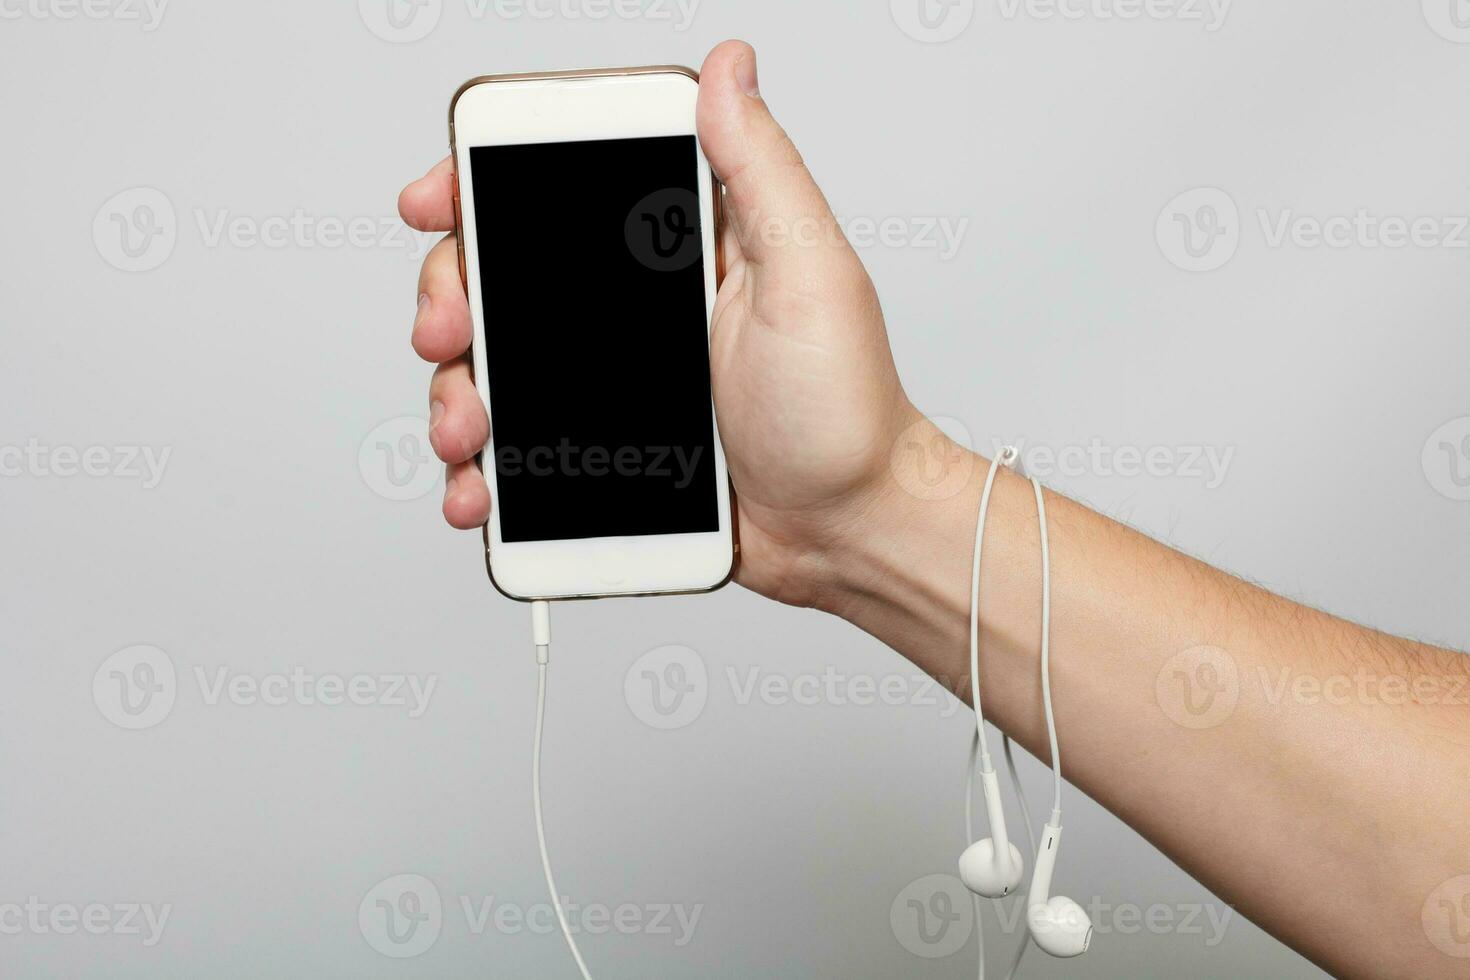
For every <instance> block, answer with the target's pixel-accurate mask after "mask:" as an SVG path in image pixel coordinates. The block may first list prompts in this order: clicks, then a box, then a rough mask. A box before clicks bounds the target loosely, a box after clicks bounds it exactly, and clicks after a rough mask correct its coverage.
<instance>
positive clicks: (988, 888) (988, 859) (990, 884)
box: [960, 770, 1026, 898]
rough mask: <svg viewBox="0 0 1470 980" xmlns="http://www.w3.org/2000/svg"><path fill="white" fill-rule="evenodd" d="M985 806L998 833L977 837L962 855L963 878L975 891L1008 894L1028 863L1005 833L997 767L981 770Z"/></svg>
mask: <svg viewBox="0 0 1470 980" xmlns="http://www.w3.org/2000/svg"><path fill="white" fill-rule="evenodd" d="M980 780H981V784H982V786H983V787H984V789H985V810H986V814H987V815H988V817H989V819H990V830H991V833H993V834H994V835H995V836H994V837H993V838H991V837H987V838H985V839H984V840H977V841H976V842H975V843H973V844H971V845H970V846H969V847H967V848H965V853H963V854H961V855H960V881H963V882H964V883H965V887H966V888H968V889H970V891H972V892H974V893H975V894H976V895H980V896H983V897H985V898H1005V897H1006V896H1007V895H1009V894H1010V893H1011V892H1013V891H1015V890H1016V886H1017V885H1019V884H1020V883H1021V875H1022V874H1023V873H1024V871H1025V869H1026V863H1025V862H1024V861H1023V860H1022V859H1021V852H1020V850H1019V849H1018V848H1017V847H1016V845H1015V844H1012V843H1011V842H1010V840H1009V839H1008V838H1007V837H1006V819H1005V812H1004V811H1003V810H1001V806H1000V783H999V781H998V780H997V779H996V777H995V771H994V770H991V771H990V772H983V771H982V772H981V773H980Z"/></svg>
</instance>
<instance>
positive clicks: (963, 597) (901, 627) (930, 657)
mask: <svg viewBox="0 0 1470 980" xmlns="http://www.w3.org/2000/svg"><path fill="white" fill-rule="evenodd" d="M989 467H990V460H989V459H987V458H985V457H983V456H981V455H979V454H978V453H974V452H972V451H970V450H968V449H966V448H965V447H963V446H961V445H959V444H958V443H956V442H954V441H953V440H952V439H950V438H949V437H948V436H946V435H945V434H944V433H943V432H942V431H940V430H939V428H938V427H937V426H935V425H934V424H933V423H932V422H930V421H929V420H928V419H925V418H923V417H922V416H918V415H917V413H915V419H914V421H913V422H912V423H911V424H910V425H908V426H907V428H905V429H904V430H903V433H902V435H901V436H900V437H899V438H898V439H897V440H896V441H895V444H894V450H893V453H892V455H891V458H890V466H889V472H888V473H887V474H886V478H885V479H882V480H880V481H878V485H876V486H875V487H874V489H873V491H872V492H871V493H870V494H869V495H868V497H867V499H866V500H865V502H864V506H863V507H862V508H861V509H860V510H859V511H858V512H857V514H856V516H855V518H854V519H853V520H852V521H850V522H849V523H848V524H847V525H846V526H845V527H844V530H843V533H841V534H839V535H835V536H834V537H833V539H832V540H830V541H829V542H827V545H826V547H825V549H824V551H823V555H822V560H821V561H820V562H818V563H816V564H815V566H814V567H816V568H818V569H820V574H821V577H822V581H821V582H820V584H819V585H818V587H816V588H814V590H813V594H814V596H815V597H816V601H815V602H814V603H813V604H814V605H816V606H817V607H818V608H821V609H823V610H825V611H827V612H830V613H832V614H834V615H837V616H840V617H841V618H843V619H846V620H847V621H849V622H851V623H853V624H854V625H856V626H858V627H859V628H861V629H863V630H865V631H866V632H868V633H871V634H873V635H874V636H876V637H878V638H879V639H880V640H882V641H883V642H885V643H887V644H888V645H889V646H891V647H893V648H895V649H896V650H898V651H899V652H901V653H903V654H904V655H905V656H907V657H908V658H909V659H910V660H912V661H914V663H916V664H917V665H918V666H920V667H922V668H923V669H924V670H926V671H927V672H928V673H930V674H931V675H933V676H934V677H936V678H937V679H939V680H940V681H941V682H942V683H943V684H944V685H945V686H946V687H947V688H949V689H950V690H951V691H953V692H954V693H956V694H957V695H959V696H960V697H961V698H963V699H964V700H966V701H968V700H969V694H970V692H969V684H968V681H969V667H970V662H969V612H970V572H971V563H972V561H973V556H974V543H975V521H976V519H977V516H978V511H979V504H980V495H981V491H982V489H983V486H984V483H985V476H986V473H987V471H988V469H989ZM986 524H987V526H986V529H985V551H984V566H983V568H982V570H981V575H982V585H981V617H980V618H981V624H982V656H983V657H984V658H985V660H986V661H989V660H991V659H992V657H993V656H994V657H995V658H996V659H997V662H999V661H1002V660H1003V661H1004V662H1006V663H1007V665H1008V667H1009V666H1020V667H1022V668H1026V667H1027V665H1029V662H1030V659H1031V658H1030V657H1029V655H1028V653H1027V651H1029V650H1030V649H1031V648H1032V647H1034V646H1035V641H1036V637H1037V635H1038V633H1039V629H1040V555H1039V551H1038V549H1037V525H1036V513H1035V503H1034V501H1033V498H1032V495H1031V489H1030V487H1029V485H1028V484H1027V483H1026V481H1024V480H1022V479H1021V478H1019V477H1017V476H1016V475H1015V474H1014V473H1011V472H1010V471H1008V470H1005V469H1002V470H1001V471H1000V472H999V473H998V474H997V477H996V484H995V489H994V491H993V493H992V497H991V504H990V514H989V517H988V518H987V522H986ZM1033 607H1034V608H1033ZM1010 654H1014V656H1010ZM989 669H990V668H988V667H986V666H985V665H984V663H982V670H987V671H988V670H989ZM987 708H989V705H988V704H987Z"/></svg>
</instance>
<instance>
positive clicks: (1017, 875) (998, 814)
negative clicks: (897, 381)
mask: <svg viewBox="0 0 1470 980" xmlns="http://www.w3.org/2000/svg"><path fill="white" fill-rule="evenodd" d="M1016 457H1017V453H1016V450H1015V449H1013V448H1011V447H1009V446H1007V447H1006V448H1005V449H1003V450H1001V451H1000V452H999V453H997V454H996V457H995V459H993V460H991V462H990V471H989V472H988V473H986V474H985V489H984V490H983V491H982V492H981V494H980V514H979V517H978V518H977V519H976V522H975V552H974V560H973V562H972V564H971V569H970V699H971V700H972V701H973V702H974V704H975V731H976V733H977V736H978V738H979V742H980V785H981V787H982V789H983V790H984V793H985V813H986V816H987V817H988V819H989V820H990V834H991V836H990V837H987V838H986V839H984V840H978V841H975V842H974V843H973V844H971V845H970V846H969V847H967V848H965V852H964V853H963V854H961V855H960V880H961V881H963V882H964V883H965V887H966V888H968V889H970V891H972V892H974V893H975V894H977V895H983V896H984V897H986V898H1004V897H1005V896H1007V895H1009V894H1010V893H1011V892H1013V891H1015V889H1016V886H1017V885H1019V884H1020V883H1021V876H1022V874H1023V873H1024V871H1025V862H1024V861H1022V859H1021V851H1020V849H1019V848H1017V847H1016V845H1015V844H1012V843H1011V841H1010V837H1009V835H1007V834H1006V815H1005V809H1004V808H1003V807H1002V806H1001V799H1000V781H999V780H998V779H997V778H996V775H995V766H994V765H993V764H992V763H991V761H990V748H989V746H988V745H987V744H986V741H985V715H984V712H983V711H982V709H981V707H980V550H981V544H982V543H983V541H984V538H985V515H986V513H987V512H988V511H989V510H990V492H991V490H992V489H993V488H994V487H995V474H996V466H997V465H1004V466H1010V465H1012V464H1013V463H1014V462H1015V461H1016Z"/></svg>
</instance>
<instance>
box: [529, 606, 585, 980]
mask: <svg viewBox="0 0 1470 980" xmlns="http://www.w3.org/2000/svg"><path fill="white" fill-rule="evenodd" d="M531 631H532V634H533V637H532V638H533V640H534V641H535V644H536V738H535V740H534V741H533V742H532V744H531V803H532V805H533V806H534V808H535V810H536V843H537V845H539V847H540V848H541V870H542V872H544V873H545V875H546V888H547V890H548V891H549V892H551V907H552V908H553V909H555V910H556V921H557V922H558V923H560V924H561V934H562V938H564V939H565V940H566V941H567V948H568V949H570V950H571V951H572V959H574V960H576V961H577V969H578V970H580V971H581V973H582V980H592V974H590V973H588V972H587V963H586V962H585V961H584V960H583V959H582V951H581V950H579V949H577V940H576V939H574V938H573V937H572V927H571V925H570V924H569V923H568V922H567V913H566V910H565V909H563V908H562V905H561V897H560V895H559V894H558V892H557V890H556V879H555V878H553V877H552V875H551V855H550V854H549V853H548V852H547V850H546V824H545V822H544V821H543V820H542V816H541V732H542V729H543V728H544V727H545V722H546V669H547V667H548V666H549V665H550V663H551V605H550V604H549V603H546V602H541V601H537V602H533V603H531Z"/></svg>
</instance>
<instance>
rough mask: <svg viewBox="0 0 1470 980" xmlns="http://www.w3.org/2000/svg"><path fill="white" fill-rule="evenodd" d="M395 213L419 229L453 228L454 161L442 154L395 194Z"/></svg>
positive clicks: (448, 229) (411, 226)
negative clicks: (438, 159)
mask: <svg viewBox="0 0 1470 980" xmlns="http://www.w3.org/2000/svg"><path fill="white" fill-rule="evenodd" d="M398 213H399V215H401V216H402V217H403V220H404V222H406V223H407V224H408V226H409V227H410V228H417V229H418V230H419V231H453V230H454V161H453V160H451V159H450V158H449V157H445V158H444V159H443V160H440V161H439V162H438V163H436V164H434V167H433V169H431V170H430V171H429V172H428V173H426V174H424V175H423V176H422V177H420V178H419V179H418V180H416V181H414V182H413V183H411V184H409V185H408V186H407V187H405V188H404V189H403V191H402V192H401V193H400V194H399V195H398Z"/></svg>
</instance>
